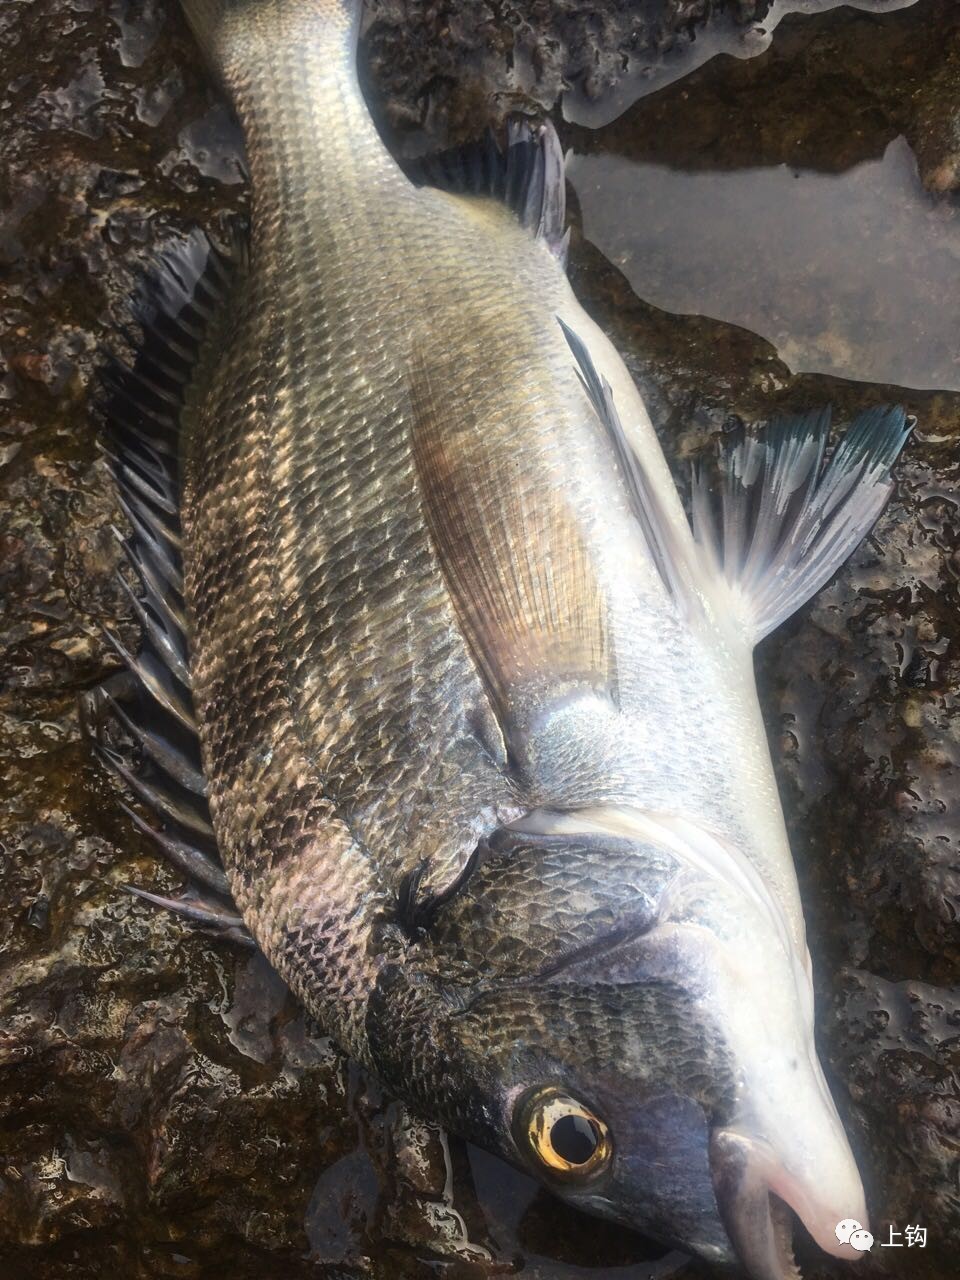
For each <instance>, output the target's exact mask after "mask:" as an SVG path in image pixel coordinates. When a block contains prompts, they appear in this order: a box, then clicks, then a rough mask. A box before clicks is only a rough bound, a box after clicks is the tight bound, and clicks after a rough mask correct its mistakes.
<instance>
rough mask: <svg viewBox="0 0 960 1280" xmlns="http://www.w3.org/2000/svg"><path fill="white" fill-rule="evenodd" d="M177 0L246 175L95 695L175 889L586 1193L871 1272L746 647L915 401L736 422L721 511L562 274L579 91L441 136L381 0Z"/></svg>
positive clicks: (725, 1238) (141, 514) (480, 1125)
mask: <svg viewBox="0 0 960 1280" xmlns="http://www.w3.org/2000/svg"><path fill="white" fill-rule="evenodd" d="M183 8H184V11H185V13H186V17H187V20H188V22H189V24H190V26H191V28H192V30H193V32H194V34H195V36H196V38H197V40H198V41H199V43H200V45H201V46H202V48H203V49H204V51H205V53H206V55H207V57H208V58H209V61H210V64H211V66H212V67H213V68H214V69H215V72H216V74H217V75H218V77H219V79H220V81H221V82H222V84H223V85H224V86H225V88H226V91H227V93H228V94H229V97H230V100H231V102H232V104H233V108H234V110H235V111H236V113H237V116H238V118H239V120H240V123H241V125H242V128H243V131H244V136H245V141H246V149H247V160H248V165H249V173H250V183H251V193H252V204H251V212H250V219H249V226H248V227H247V228H245V229H244V230H243V231H242V232H240V233H238V234H237V236H236V237H235V238H234V239H233V240H231V242H230V243H223V244H216V243H214V241H213V240H212V239H210V238H209V237H207V236H205V235H204V234H202V233H200V232H194V233H191V234H189V235H187V236H185V237H183V238H182V239H181V240H179V241H176V242H174V243H173V244H172V245H171V246H169V247H168V248H167V249H166V250H165V251H164V252H163V253H161V254H160V255H159V256H158V258H157V260H156V261H155V262H154V264H153V265H152V267H151V268H150V270H149V271H148V273H147V275H146V276H145V277H144V280H143V282H142V284H141V287H140V288H139V289H138V291H137V294H136V296H135V297H134V298H133V300H132V301H131V310H132V315H133V320H134V322H135V323H134V329H135V333H134V335H133V342H134V355H133V357H132V359H123V358H121V357H119V356H118V357H113V358H112V359H111V360H110V361H109V362H108V363H107V365H106V367H105V370H104V374H103V408H102V413H103V420H104V438H105V446H104V447H105V450H106V452H107V455H108V459H109V462H110V465H111V467H112V470H113V474H114V476H115V479H116V483H117V491H118V495H119V501H120V506H121V509H122V511H123V513H124V515H125V518H126V521H127V524H128V527H129V532H128V533H127V534H126V535H123V534H120V535H118V536H119V537H120V539H121V542H122V545H123V548H124V551H125V553H126V557H127V560H128V562H129V568H130V571H131V575H132V579H133V581H134V582H135V584H136V585H135V586H133V587H131V586H130V585H129V584H125V585H127V590H128V594H129V597H130V602H131V607H132V608H133V610H134V612H135V614H136V616H137V618H138V619H139V622H140V625H141V629H142V633H143V640H142V646H141V648H140V650H139V652H137V653H134V652H132V651H131V650H130V648H129V647H127V646H126V645H125V644H124V643H123V641H122V640H121V639H120V638H119V637H117V636H111V640H112V642H113V644H114V646H115V648H116V650H117V654H118V657H119V659H120V660H121V663H122V665H123V669H124V674H122V675H121V676H120V677H119V678H117V679H115V680H114V681H113V682H108V684H107V685H105V686H104V687H102V688H100V689H98V690H95V691H93V692H92V693H91V694H90V695H88V697H87V699H86V702H85V709H84V714H85V717H86V720H87V724H88V727H89V729H90V732H91V736H92V737H93V739H94V746H95V749H96V750H97V751H98V753H99V754H100V756H101V758H102V759H103V761H104V763H105V764H106V765H107V766H108V767H110V768H111V769H112V770H113V771H114V772H115V773H116V774H118V775H119V778H120V780H121V782H122V783H123V785H124V786H125V787H126V788H127V789H128V790H129V791H131V792H132V793H133V795H134V796H135V797H136V798H137V800H138V801H140V802H141V804H142V805H145V806H147V808H148V809H152V810H153V811H154V813H155V814H156V816H157V818H158V819H159V823H157V822H155V821H150V820H148V819H146V818H144V817H142V816H141V815H140V814H139V813H138V812H137V811H136V810H134V809H132V808H129V807H128V811H129V812H130V814H131V816H132V818H133V820H134V822H135V823H136V824H137V825H138V827H139V828H140V829H141V830H142V831H145V832H146V833H148V834H150V835H152V836H154V838H155V839H156V841H157V843H158V845H159V846H160V848H161V851H162V853H163V854H164V855H165V856H166V857H167V858H168V859H169V860H170V861H171V862H172V864H173V865H174V866H175V867H177V868H178V869H179V870H180V871H181V872H182V873H183V874H184V876H185V877H186V878H187V881H188V887H187V888H186V889H185V891H184V892H183V894H181V895H180V896H175V897H171V898H165V897H162V896H160V895H156V894H152V893H149V892H147V891H145V890H138V892H140V893H141V895H142V896H143V897H145V898H148V899H150V900H151V901H154V902H157V903H159V904H161V905H165V906H168V907H172V908H173V909H175V910H178V911H180V912H181V913H183V914H184V915H185V916H186V917H188V918H189V919H190V920H192V921H193V922H194V923H196V924H198V925H199V926H201V927H203V928H206V929H208V930H210V931H213V932H215V933H218V934H219V935H221V936H223V937H226V938H230V939H233V940H235V941H238V942H242V943H247V944H251V945H255V946H257V947H259V948H260V949H261V950H262V951H263V953H264V954H265V955H266V957H267V958H268V960H269V961H270V963H271V964H272V965H273V966H274V968H275V969H276V970H277V971H278V973H279V974H280V975H281V976H282V977H283V979H284V980H285V981H286V982H287V983H288V985H289V986H290V988H291V989H292V990H293V991H294V993H295V994H296V995H297V997H298V998H299V999H300V1000H301V1001H302V1002H303V1004H304V1006H305V1007H306V1008H307V1009H308V1010H309V1011H310V1012H311V1013H312V1014H313V1015H314V1016H315V1017H316V1018H317V1019H318V1021H319V1023H320V1024H321V1025H322V1027H323V1028H324V1029H325V1030H326V1031H327V1032H328V1033H329V1034H330V1035H331V1036H332V1037H333V1038H335V1040H336V1041H337V1042H338V1043H339V1044H340V1045H341V1046H342V1047H343V1049H344V1050H345V1051H346V1052H347V1053H348V1054H350V1055H351V1056H352V1057H353V1058H354V1059H355V1060H356V1061H357V1062H358V1063H359V1064H361V1065H362V1066H363V1067H365V1068H366V1069H368V1070H369V1071H370V1072H372V1073H373V1074H374V1075H375V1076H377V1077H378V1078H379V1079H380V1080H381V1081H382V1083H383V1085H384V1086H385V1087H386V1088H387V1089H388V1090H389V1091H391V1092H392V1093H393V1094H394V1095H395V1096H396V1097H398V1098H401V1099H403V1100H405V1101H406V1102H407V1103H408V1104H409V1105H410V1106H411V1107H413V1108H414V1109H415V1110H416V1111H418V1112H419V1113H420V1114H422V1115H424V1116H427V1117H429V1118H431V1119H433V1120H436V1121H438V1122H439V1123H441V1124H442V1125H444V1126H445V1127H446V1128H447V1129H448V1130H450V1131H451V1132H452V1133H455V1134H457V1135H459V1136H461V1137H463V1138H466V1139H469V1140H471V1141H473V1142H475V1143H478V1144H479V1145H481V1146H482V1147H484V1148H486V1149H487V1150H489V1151H491V1152H493V1153H494V1154H495V1155H498V1156H500V1157H502V1158H503V1159H504V1160H506V1161H508V1162H509V1163H511V1164H513V1165H515V1166H517V1167H518V1168H520V1169H521V1170H523V1171H525V1172H526V1173H528V1174H531V1175H532V1176H533V1177H535V1178H536V1179H538V1180H539V1181H540V1182H541V1183H542V1184H543V1185H544V1186H546V1187H547V1188H549V1189H550V1190H551V1191H552V1192H553V1193H555V1194H556V1195H557V1196H558V1197H560V1198H561V1199H562V1200H563V1201H564V1202H566V1203H567V1204H569V1205H571V1206H573V1207H575V1208H578V1209H582V1210H584V1211H586V1212H588V1213H591V1214H594V1215H598V1216H600V1217H604V1218H608V1219H611V1220H614V1221H617V1222H620V1223H624V1224H626V1225H628V1226H630V1227H632V1228H634V1229H636V1230H638V1231H640V1232H643V1233H646V1234H648V1235H651V1236H653V1237H656V1238H658V1239H661V1240H663V1241H666V1242H668V1243H670V1244H673V1245H675V1246H678V1247H681V1248H683V1249H685V1250H688V1251H690V1252H692V1253H695V1254H697V1255H699V1256H700V1257H701V1258H703V1259H705V1260H707V1261H708V1262H712V1263H716V1264H729V1263H738V1264H739V1265H740V1266H742V1267H743V1268H744V1270H745V1271H746V1272H747V1273H748V1274H749V1275H750V1276H751V1277H753V1280H791V1278H792V1277H794V1276H796V1275H797V1274H798V1272H797V1269H796V1264H795V1261H794V1259H793V1253H792V1247H791V1231H792V1224H793V1221H794V1215H795V1216H796V1217H797V1218H799V1220H800V1221H801V1222H802V1223H803V1225H804V1226H805V1227H806V1229H807V1231H808V1232H809V1233H810V1235H811V1236H812V1237H813V1239H814V1240H815V1241H816V1242H817V1244H818V1245H819V1246H820V1247H821V1248H822V1249H824V1250H826V1251H827V1252H828V1253H830V1254H833V1255H836V1256H837V1257H840V1258H847V1259H854V1258H855V1257H856V1256H857V1254H856V1251H855V1249H854V1248H853V1247H851V1246H850V1245H849V1244H845V1243H843V1242H842V1241H840V1240H839V1239H838V1236H837V1233H836V1231H835V1226H836V1224H837V1223H839V1222H841V1221H842V1220H848V1219H852V1220H855V1221H857V1222H859V1223H861V1224H864V1226H865V1224H866V1223H867V1220H868V1219H867V1210H866V1205H865V1200H864V1192H863V1187H862V1183H861V1178H860V1174H859V1172H858V1168H857V1163H856V1161H855V1159H854V1156H853V1154H852V1152H851V1148H850V1145H849V1142H848V1140H847V1137H846V1135H845V1132H844V1128H843V1125H842V1123H841V1120H840V1118H839V1115H838V1112H837V1109H836V1106H835V1104H834V1101H833V1099H832V1096H831V1093H830V1089H829V1087H828V1085H827V1082H826V1079H825V1076H824V1073H823V1070H822V1067H821V1064H820V1062H819V1060H818V1056H817V1049H816V1045H815V1040H814V1025H815V1021H814V1014H815V1010H814V998H813V986H812V979H811V960H810V954H809V950H808V947H807V942H806V934H805V926H804V917H803V910H802V904H801V900H800V894H799V890H798V883H797V877H796V872H795V869H794V864H793V859H792V855H791V851H790V847H789V842H788V837H787V832H786V828H785V824H784V818H783V813H782V809H781V805H780V800H779V796H778V791H777V785H776V781H775V778H774V773H773V769H772V764H771V759H770V753H769V749H768V745H767V740H766V736H765V732H764V726H763V720H762V716H761V711H760V706H759V701H758V696H757V690H756V682H755V677H754V670H753V650H754V648H755V646H756V644H757V643H758V642H759V641H760V640H761V639H762V638H763V637H764V636H766V635H768V634H769V633H770V632H772V631H773V630H774V629H775V628H776V627H778V626H779V625H780V624H781V623H783V622H784V621H785V620H786V619H787V618H789V617H790V616H792V615H793V614H794V613H795V612H796V611H797V610H798V609H799V608H800V607H801V606H802V605H803V604H804V603H806V602H807V601H808V600H809V599H810V598H811V597H812V596H813V595H815V594H816V592H818V591H819V590H820V589H821V588H822V587H823V586H824V585H825V584H826V583H827V582H828V581H829V579H830V578H831V577H832V575H833V574H834V573H835V572H836V570H837V569H838V568H839V566H840V565H841V564H842V563H843V562H844V561H845V560H846V558H847V557H848V556H849V555H850V554H851V552H852V551H853V550H854V549H855V548H856V546H857V545H858V544H859V543H860V541H861V540H862V539H863V537H864V536H865V535H866V534H867V533H868V532H869V530H870V529H871V527H872V526H873V524H874V522H875V520H876V519H877V517H878V516H879V514H880V512H881V510H882V509H883V506H884V504H885V503H886V501H887V499H888V498H889V496H890V494H891V492H892V490H893V486H894V479H893V468H894V465H895V463H896V460H897V458H898V456H899V454H900V451H901V449H902V448H903V446H904V444H905V442H906V440H907V438H908V435H909V432H910V427H911V423H910V422H908V421H907V419H906V417H905V414H904V412H903V410H902V409H899V408H896V407H887V406H879V407H873V408H869V409H867V410H866V411H865V412H864V413H863V414H861V415H860V417H858V418H857V419H856V420H855V421H854V422H853V424H852V425H850V426H849V427H848V428H847V429H846V431H845V432H843V434H842V435H840V437H839V439H838V440H837V441H836V443H833V444H831V441H832V439H833V437H832V435H831V430H832V429H831V422H830V414H829V411H827V410H822V411H815V412H811V413H808V414H804V415H797V416H792V417H782V418H775V419H773V420H772V421H771V422H769V423H768V424H767V425H766V427H765V428H764V429H762V430H754V431H744V432H740V433H735V437H734V438H731V439H729V440H726V441H723V442H721V445H720V447H719V448H718V450H717V452H716V454H715V455H714V454H711V455H710V456H706V455H704V457H703V458H702V459H701V460H700V463H699V464H698V466H697V467H696V468H695V471H694V475H693V477H692V484H691V495H692V496H691V501H690V508H691V516H690V517H688V514H687V510H686V508H685V506H684V503H683V501H682V500H681V497H680V495H679V492H678V489H677V486H676V484H675V482H674V479H673V476H672V473H671V471H670V468H669V466H668V463H667V461H666V458H665V456H664V453H663V451H662V449H661V446H660V444H659V441H658V437H657V435H656V432H655V429H654V426H653V423H652V421H651V418H650V415H649V413H648V411H647V408H646V406H645V404H644V401H643V398H642V396H641V394H640V392H639V391H638V390H637V388H636V386H635V384H634V382H633V380H632V378H631V376H630V374H629V372H628V370H627V368H626V365H625V364H624V361H623V359H622V358H621V356H620V354H619V353H618V351H617V350H616V348H615V347H614V345H613V344H612V343H611V341H610V340H609V338H608V337H607V336H606V335H605V334H604V333H603V332H602V330H601V329H600V328H599V327H598V325H597V324H596V323H595V322H594V321H593V320H592V319H591V318H590V317H589V316H588V314H587V313H586V311H585V310H584V309H583V308H582V307H581V305H580V304H579V302H578V301H577V298H576V297H575V295H574V293H573V290H572V288H571V286H570V284H569V281H568V279H567V276H566V272H565V258H566V253H567V239H568V232H567V230H566V218H565V200H564V158H563V154H562V150H561V147H560V144H559V141H558V139H557V135H556V133H555V131H554V129H553V128H552V126H551V125H550V124H549V122H536V121H532V120H521V119H512V120H511V122H510V124H509V126H508V130H507V134H506V138H505V140H498V138H497V137H496V136H494V135H493V134H488V135H487V136H486V137H485V138H484V139H482V140H480V141H478V142H475V143H471V144H469V145H467V146H466V147H463V148H459V149H457V150H451V151H448V152H444V153H441V154H440V155H439V156H434V157H430V158H427V159H425V160H423V161H420V162H417V163H416V164H413V165H410V164H407V165H401V164H400V163H398V162H397V161H396V160H395V159H394V157H393V156H392V155H391V153H390V151H389V150H388V148H387V147H386V145H385V144H384V142H383V140H382V139H381V136H380V134H379V133H378V131H377V128H376V127H375V125H374V122H373V120H372V118H371V115H370V112H369V109H368V107H367V104H366V102H365V99H364V96H363V93H362V91H361V88H360V84H359V81H358V76H357V69H356V54H357V43H358V30H359V24H360V17H361V13H360V11H361V6H360V5H359V4H358V3H355V2H354V0H183ZM105 724H108V725H111V726H112V730H109V729H105V728H104V725H105ZM111 731H115V732H119V733H120V734H121V736H122V737H123V738H124V739H125V740H126V741H132V743H133V744H134V746H135V748H136V752H135V754H136V763H134V764H131V763H129V762H128V758H127V756H126V755H125V754H124V752H123V751H122V750H120V749H118V748H117V746H116V745H112V742H111V739H110V737H109V733H110V732H111Z"/></svg>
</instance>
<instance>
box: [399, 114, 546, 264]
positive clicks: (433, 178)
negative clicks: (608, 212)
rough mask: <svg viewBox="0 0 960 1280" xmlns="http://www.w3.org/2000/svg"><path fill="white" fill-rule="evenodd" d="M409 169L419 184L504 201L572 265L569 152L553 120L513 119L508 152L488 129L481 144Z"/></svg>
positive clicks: (410, 163)
mask: <svg viewBox="0 0 960 1280" xmlns="http://www.w3.org/2000/svg"><path fill="white" fill-rule="evenodd" d="M404 169H405V170H406V173H407V176H408V177H409V178H410V180H411V181H412V182H415V183H416V184H417V186H430V187H438V188H439V189H440V190H441V191H450V192H453V193H454V194H456V195H466V196H487V197H489V198H491V199H494V200H502V201H503V203H504V204H506V205H507V207H508V208H510V209H512V210H513V211H514V213H515V214H516V215H517V218H518V219H519V221H520V224H521V225H522V226H524V227H526V228H528V230H530V231H531V232H532V233H533V235H535V236H536V237H537V238H538V239H541V240H543V241H545V243H546V244H547V246H548V247H549V249H550V251H551V253H553V254H554V255H555V256H556V257H557V258H559V260H560V262H561V264H563V265H565V264H566V260H567V245H568V242H569V239H570V233H569V231H568V230H567V228H566V220H567V201H566V186H565V178H564V160H563V151H562V149H561V147H560V140H559V138H558V137H557V131H556V129H554V127H553V125H552V124H551V123H550V121H549V120H545V121H543V122H542V123H541V124H531V122H530V121H529V120H527V119H526V118H525V117H523V116H511V117H510V119H509V120H508V121H507V145H506V149H504V150H502V149H501V147H500V145H499V143H498V142H497V137H496V134H495V133H494V132H493V130H492V129H488V130H487V132H486V134H485V135H484V137H483V138H482V139H480V141H478V142H468V143H467V144H466V145H465V146H462V147H453V148H451V149H450V150H449V151H441V152H439V153H437V154H436V155H432V156H425V157H423V158H421V159H419V160H411V161H407V162H406V163H405V165H404Z"/></svg>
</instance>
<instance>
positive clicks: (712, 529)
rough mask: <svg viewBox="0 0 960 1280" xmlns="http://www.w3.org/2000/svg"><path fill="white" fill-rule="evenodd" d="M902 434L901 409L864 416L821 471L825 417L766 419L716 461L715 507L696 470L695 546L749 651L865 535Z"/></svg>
mask: <svg viewBox="0 0 960 1280" xmlns="http://www.w3.org/2000/svg"><path fill="white" fill-rule="evenodd" d="M911 430H912V422H908V420H907V417H906V414H905V412H904V410H903V409H902V408H899V407H895V408H891V407H887V406H880V407H878V408H874V409H868V410H867V411H866V412H865V413H862V414H860V416H859V417H858V418H857V419H856V420H855V421H854V423H853V425H852V426H851V427H850V428H849V430H848V431H847V432H846V434H845V435H844V436H843V438H842V439H841V440H840V442H839V444H838V445H837V446H836V448H835V449H834V451H833V455H832V457H831V458H830V459H829V461H828V462H827V463H826V464H824V461H823V459H824V456H825V453H826V445H827V438H828V435H829V431H830V414H829V411H827V410H823V411H819V412H814V413H810V414H805V415H799V416H796V417H790V418H779V419H775V420H774V421H773V422H771V423H770V425H769V426H768V427H767V429H766V431H764V432H763V434H762V435H748V434H743V435H742V436H740V437H739V438H738V439H737V441H736V443H735V444H733V445H732V446H731V447H728V448H726V449H725V450H724V451H723V453H722V455H721V458H720V468H721V483H720V486H719V490H720V496H719V504H718V503H717V502H715V501H714V499H713V497H712V495H711V492H710V485H709V479H708V477H707V474H706V470H705V468H703V467H702V466H697V467H695V468H694V476H693V525H694V538H695V540H696V542H697V544H698V548H699V550H700V552H701V554H702V555H703V557H704V558H705V561H706V563H707V564H708V566H709V567H710V569H711V570H712V571H713V572H714V574H715V575H716V576H722V578H723V579H724V580H725V581H726V583H727V585H728V587H729V588H730V589H731V591H733V592H734V593H735V595H736V598H737V607H738V612H739V613H740V615H741V617H742V620H743V623H744V626H745V628H746V629H747V632H748V635H749V636H750V639H751V641H752V642H753V643H757V642H758V641H759V640H762V639H763V637H764V636H766V635H769V633H770V632H771V631H773V630H774V629H775V628H776V627H778V626H779V625H780V624H781V623H782V622H784V621H786V619H787V618H789V617H790V616H791V614H793V613H795V612H796V611H797V609H799V608H800V607H801V606H802V605H803V604H805V603H806V602H807V600H809V599H810V598H811V596H813V595H815V594H816V593H817V592H818V591H819V590H820V589H821V588H822V587H823V586H825V585H826V583H827V582H828V581H829V580H830V578H831V577H832V576H833V575H834V573H836V571H837V569H839V568H840V566H841V565H842V564H843V562H844V561H845V560H846V559H847V558H848V556H850V555H851V554H852V552H853V551H854V550H855V549H856V547H857V546H858V545H859V543H860V542H861V541H862V540H863V539H864V538H865V537H866V535H867V534H868V533H869V532H870V529H871V528H872V527H873V525H874V523H875V522H876V520H877V517H878V516H879V515H880V512H881V511H882V510H883V508H884V506H885V504H886V502H887V500H888V498H889V497H890V494H891V493H892V491H893V484H894V482H893V479H892V476H891V470H892V467H893V464H894V463H895V462H896V460H897V458H898V457H899V455H900V451H901V450H902V448H903V446H904V444H905V443H906V441H907V438H908V437H909V435H910V431H911ZM718 505H719V508H720V511H719V516H720V519H719V521H718V519H717V510H716V508H717V506H718Z"/></svg>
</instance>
